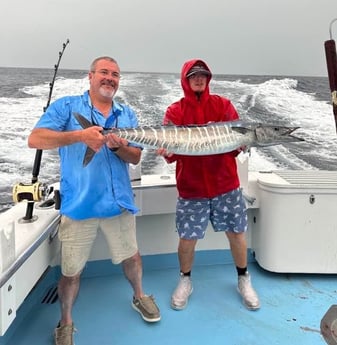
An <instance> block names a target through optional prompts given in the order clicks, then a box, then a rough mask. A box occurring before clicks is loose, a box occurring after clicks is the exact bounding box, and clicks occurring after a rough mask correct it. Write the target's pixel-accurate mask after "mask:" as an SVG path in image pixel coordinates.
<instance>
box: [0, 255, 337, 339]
mask: <svg viewBox="0 0 337 345" xmlns="http://www.w3.org/2000/svg"><path fill="white" fill-rule="evenodd" d="M207 254H208V253H206V252H205V253H203V254H202V256H203V258H202V260H198V255H199V254H197V258H196V264H195V267H194V269H193V273H192V274H193V283H194V291H193V294H192V295H191V297H190V301H189V304H188V306H187V308H186V309H185V310H182V311H175V310H172V309H171V307H170V296H171V293H172V291H173V289H174V288H175V285H176V283H177V280H178V269H177V262H176V261H177V259H176V255H175V254H169V255H163V256H161V257H160V258H158V257H156V256H149V257H144V260H143V262H144V277H143V285H144V290H145V292H146V293H148V294H153V295H154V296H155V299H156V301H157V304H158V306H159V307H160V310H161V316H162V319H161V321H160V322H158V323H153V324H150V323H147V322H145V321H143V319H142V318H141V317H140V315H139V314H138V313H137V312H135V311H134V310H133V309H132V307H131V298H132V291H131V288H130V286H129V283H128V282H127V281H126V279H125V278H124V276H123V275H122V273H121V270H120V268H119V266H112V264H111V263H110V262H108V261H102V262H91V263H89V265H88V267H87V269H86V271H85V273H83V277H82V281H81V289H80V294H79V297H78V299H77V301H76V304H75V308H74V312H73V317H74V322H75V327H76V328H77V332H76V333H75V336H74V339H75V344H76V345H89V344H90V345H98V344H99V345H130V344H140V345H142V344H146V345H154V344H156V345H157V344H158V343H160V344H161V345H172V344H178V345H179V344H182V345H189V344H191V345H192V344H193V345H199V344H207V345H218V344H229V345H243V344H244V345H247V344H249V345H255V344H258V345H267V344H268V345H270V344H273V345H276V344H282V345H288V344H306V345H316V344H317V345H318V344H325V341H324V340H323V338H322V336H321V334H320V330H319V329H320V321H321V318H322V317H323V315H324V314H325V312H326V311H327V309H328V308H329V307H330V306H331V305H332V304H335V302H336V300H337V281H336V276H335V275H314V274H313V275H311V274H310V275H309V274H279V273H271V272H267V271H265V270H263V269H262V268H260V267H259V266H258V264H257V263H256V262H255V261H254V260H253V259H252V260H251V261H252V262H250V264H249V271H250V273H251V275H252V281H253V284H254V287H255V289H256V290H257V291H258V293H259V296H260V299H261V309H260V310H258V311H249V310H247V309H246V308H245V307H244V306H243V304H242V303H241V298H240V296H239V294H238V293H237V291H236V282H237V277H236V271H235V268H234V266H233V264H232V262H229V260H227V261H226V263H225V264H208V265H205V264H203V265H202V264H201V262H202V261H203V262H205V260H204V257H207ZM210 254H211V253H210ZM227 254H228V253H227ZM211 255H212V254H211ZM221 255H223V251H222V254H221ZM159 261H160V262H166V265H165V266H166V267H165V268H162V269H161V267H160V265H159V264H158V262H159ZM199 261H200V262H199ZM206 261H207V260H206ZM153 263H155V264H153ZM168 263H170V264H168ZM169 266H171V267H169ZM163 267H164V266H163ZM108 271H110V274H107V272H108ZM111 272H112V273H111ZM58 274H59V271H58V268H53V269H51V270H50V271H49V272H48V273H47V274H46V275H45V277H44V279H43V280H42V281H40V283H39V284H38V285H37V287H36V288H35V289H34V291H33V292H32V293H31V294H30V295H29V296H28V297H27V300H26V302H25V303H24V305H23V306H22V307H21V308H20V309H19V311H18V316H17V320H16V321H15V323H14V324H13V325H12V326H11V327H10V329H9V331H8V332H7V334H6V335H5V336H4V337H2V338H0V344H6V345H7V344H10V345H27V344H39V345H44V344H53V338H52V333H53V328H54V327H55V326H56V324H57V322H58V317H59V304H58V301H56V302H55V301H50V302H45V301H43V298H44V297H45V296H46V293H47V291H53V290H55V286H56V281H57V276H58ZM51 299H52V298H51Z"/></svg>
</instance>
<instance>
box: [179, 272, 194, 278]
mask: <svg viewBox="0 0 337 345" xmlns="http://www.w3.org/2000/svg"><path fill="white" fill-rule="evenodd" d="M180 275H181V276H184V277H190V276H191V271H189V272H183V271H180Z"/></svg>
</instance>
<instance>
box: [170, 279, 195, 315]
mask: <svg viewBox="0 0 337 345" xmlns="http://www.w3.org/2000/svg"><path fill="white" fill-rule="evenodd" d="M192 291H193V286H192V280H191V277H189V276H184V275H180V280H179V283H178V285H177V287H176V289H175V290H174V292H173V295H172V297H171V307H172V308H173V309H176V310H181V309H184V308H185V307H186V305H187V302H188V297H189V296H190V295H191V293H192Z"/></svg>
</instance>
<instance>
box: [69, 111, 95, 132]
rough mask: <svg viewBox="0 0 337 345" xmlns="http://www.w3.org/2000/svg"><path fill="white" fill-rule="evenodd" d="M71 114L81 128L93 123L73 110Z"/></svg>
mask: <svg viewBox="0 0 337 345" xmlns="http://www.w3.org/2000/svg"><path fill="white" fill-rule="evenodd" d="M73 114H74V116H75V118H76V120H77V121H78V123H79V124H80V125H81V127H82V128H89V127H92V126H94V124H93V123H91V122H90V121H89V120H87V119H86V118H85V117H84V116H83V115H81V114H79V113H75V112H74V113H73Z"/></svg>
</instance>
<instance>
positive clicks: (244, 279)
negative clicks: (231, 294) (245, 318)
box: [238, 272, 260, 310]
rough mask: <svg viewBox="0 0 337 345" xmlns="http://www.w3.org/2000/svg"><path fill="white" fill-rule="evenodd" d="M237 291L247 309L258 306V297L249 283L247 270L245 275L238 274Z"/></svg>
mask: <svg viewBox="0 0 337 345" xmlns="http://www.w3.org/2000/svg"><path fill="white" fill-rule="evenodd" d="M238 291H239V294H240V295H241V296H242V302H243V304H244V305H245V306H246V307H247V308H248V309H250V310H256V309H259V308H260V301H259V297H258V296H257V293H256V291H255V290H254V288H253V286H252V284H251V281H250V274H249V273H248V272H246V274H245V275H242V276H239V279H238Z"/></svg>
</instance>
